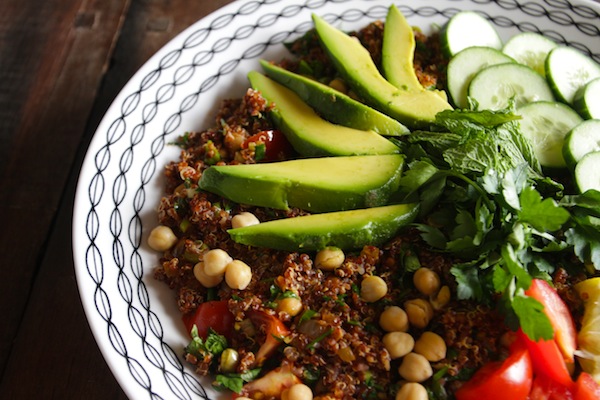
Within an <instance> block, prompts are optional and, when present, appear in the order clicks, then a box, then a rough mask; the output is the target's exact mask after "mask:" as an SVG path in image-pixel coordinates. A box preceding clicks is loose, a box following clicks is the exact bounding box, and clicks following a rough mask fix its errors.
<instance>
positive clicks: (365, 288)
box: [360, 275, 388, 303]
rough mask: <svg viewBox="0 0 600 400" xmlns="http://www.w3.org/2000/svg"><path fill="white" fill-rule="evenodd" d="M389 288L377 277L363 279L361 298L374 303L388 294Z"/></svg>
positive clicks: (370, 276)
mask: <svg viewBox="0 0 600 400" xmlns="http://www.w3.org/2000/svg"><path fill="white" fill-rule="evenodd" d="M387 291H388V287H387V284H386V283H385V281H384V280H383V279H381V278H380V277H378V276H375V275H369V276H366V277H364V278H363V280H362V282H361V284H360V297H362V299H363V300H364V301H366V302H367V303H373V302H375V301H377V300H379V299H381V298H383V296H385V295H386V294H387Z"/></svg>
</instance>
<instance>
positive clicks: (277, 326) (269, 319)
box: [248, 311, 290, 366]
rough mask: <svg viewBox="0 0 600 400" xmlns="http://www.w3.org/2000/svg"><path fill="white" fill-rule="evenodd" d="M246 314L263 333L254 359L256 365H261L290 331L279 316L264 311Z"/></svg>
mask: <svg viewBox="0 0 600 400" xmlns="http://www.w3.org/2000/svg"><path fill="white" fill-rule="evenodd" d="M248 316H249V318H250V321H252V324H253V325H254V326H256V327H258V328H259V329H261V330H262V332H263V333H264V334H265V341H264V343H263V344H262V345H261V346H260V348H259V349H258V352H257V353H256V359H255V360H256V361H255V363H256V365H257V366H261V365H262V364H263V363H264V362H265V360H266V359H267V358H269V357H270V356H271V355H272V354H273V353H274V352H275V351H276V350H277V348H278V347H279V345H280V344H281V342H282V340H283V338H284V337H286V336H288V335H289V334H290V331H289V329H288V328H287V327H286V326H285V324H284V323H283V322H282V321H281V320H280V319H279V318H277V317H275V316H273V315H270V314H267V313H265V312H262V311H251V312H250V313H249V314H248Z"/></svg>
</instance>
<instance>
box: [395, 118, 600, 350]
mask: <svg viewBox="0 0 600 400" xmlns="http://www.w3.org/2000/svg"><path fill="white" fill-rule="evenodd" d="M519 118H520V117H519V116H518V115H516V114H515V113H514V112H512V111H511V109H507V110H501V111H489V110H485V111H477V110H473V111H469V110H449V111H444V112H441V113H439V114H438V115H437V117H436V126H437V127H438V128H439V131H437V132H433V131H427V132H426V131H422V132H413V133H411V135H409V137H408V138H407V141H406V142H403V143H401V146H402V148H403V150H404V153H405V154H406V155H407V162H408V170H407V171H406V172H405V174H404V176H403V178H402V180H401V183H400V188H401V193H402V194H403V196H404V197H403V199H405V200H410V201H415V200H418V201H419V202H420V204H421V211H420V212H421V214H420V215H421V218H420V223H418V224H417V225H416V226H417V227H418V229H419V230H420V232H421V235H422V237H423V239H424V240H425V241H426V242H427V243H428V244H429V245H430V246H432V247H434V248H437V249H438V250H440V251H443V252H447V253H450V254H453V255H455V256H456V257H457V258H459V259H461V260H464V261H463V262H461V263H457V264H455V265H454V266H453V267H452V269H451V273H452V274H453V276H454V277H455V279H456V282H457V284H458V289H457V291H458V293H457V295H458V297H459V298H460V299H474V300H477V301H479V302H483V303H488V304H491V303H492V302H494V301H496V299H497V298H498V297H499V298H500V306H501V308H502V309H503V310H504V312H505V315H506V321H507V324H508V325H509V326H510V327H512V328H516V327H518V326H520V327H521V328H522V329H523V330H524V331H525V333H527V334H528V335H529V336H530V337H531V338H533V339H535V340H537V339H539V338H545V339H548V338H551V337H552V334H553V332H552V327H551V325H550V322H549V321H548V318H547V317H546V316H545V314H544V313H543V307H542V305H541V304H540V303H539V302H538V301H537V300H535V299H533V298H529V297H527V296H526V295H525V294H524V292H525V290H526V289H527V288H528V287H529V285H530V284H531V280H532V278H542V279H546V280H550V274H551V273H552V272H554V270H555V268H556V267H557V266H558V265H565V266H567V265H570V264H572V263H570V262H569V261H568V260H569V259H570V258H571V257H572V254H573V253H574V254H575V255H576V256H577V257H578V258H579V259H580V260H581V261H582V265H584V264H585V265H588V267H589V268H592V269H595V270H600V192H597V191H588V192H586V193H584V194H581V195H573V196H564V194H563V192H564V187H563V185H561V184H560V183H558V182H556V181H554V180H552V179H551V178H549V177H547V176H545V175H544V174H543V171H542V169H541V167H540V164H539V162H538V160H537V159H536V157H535V154H534V152H533V150H532V147H531V145H530V143H529V142H528V140H527V139H526V138H525V137H524V136H523V135H522V134H521V131H520V127H519V122H518V120H519Z"/></svg>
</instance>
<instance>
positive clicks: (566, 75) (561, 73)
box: [546, 46, 600, 104]
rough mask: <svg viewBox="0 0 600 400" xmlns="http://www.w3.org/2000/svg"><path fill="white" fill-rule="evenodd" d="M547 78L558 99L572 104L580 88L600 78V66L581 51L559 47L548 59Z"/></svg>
mask: <svg viewBox="0 0 600 400" xmlns="http://www.w3.org/2000/svg"><path fill="white" fill-rule="evenodd" d="M546 77H547V78H548V82H549V83H550V87H551V88H552V90H553V91H554V94H555V95H556V98H557V99H558V100H559V101H562V102H564V103H567V104H572V103H573V98H574V97H575V93H576V92H577V91H578V90H579V89H580V88H582V87H583V86H585V85H586V84H587V83H588V82H590V81H592V80H593V79H596V78H598V77H600V64H598V63H597V62H596V61H594V60H592V59H591V58H590V57H588V56H586V55H585V54H583V53H582V52H580V51H579V50H576V49H574V48H572V47H566V46H559V47H556V48H554V49H552V50H551V51H550V53H548V57H546Z"/></svg>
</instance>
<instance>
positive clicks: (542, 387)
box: [529, 374, 573, 400]
mask: <svg viewBox="0 0 600 400" xmlns="http://www.w3.org/2000/svg"><path fill="white" fill-rule="evenodd" d="M571 386H572V385H571ZM529 400H573V393H572V391H571V388H570V387H567V386H564V385H561V384H560V383H557V382H556V381H554V380H552V379H551V378H549V377H548V376H546V375H543V374H540V375H537V376H536V377H535V378H534V379H533V386H532V387H531V393H530V394H529Z"/></svg>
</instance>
